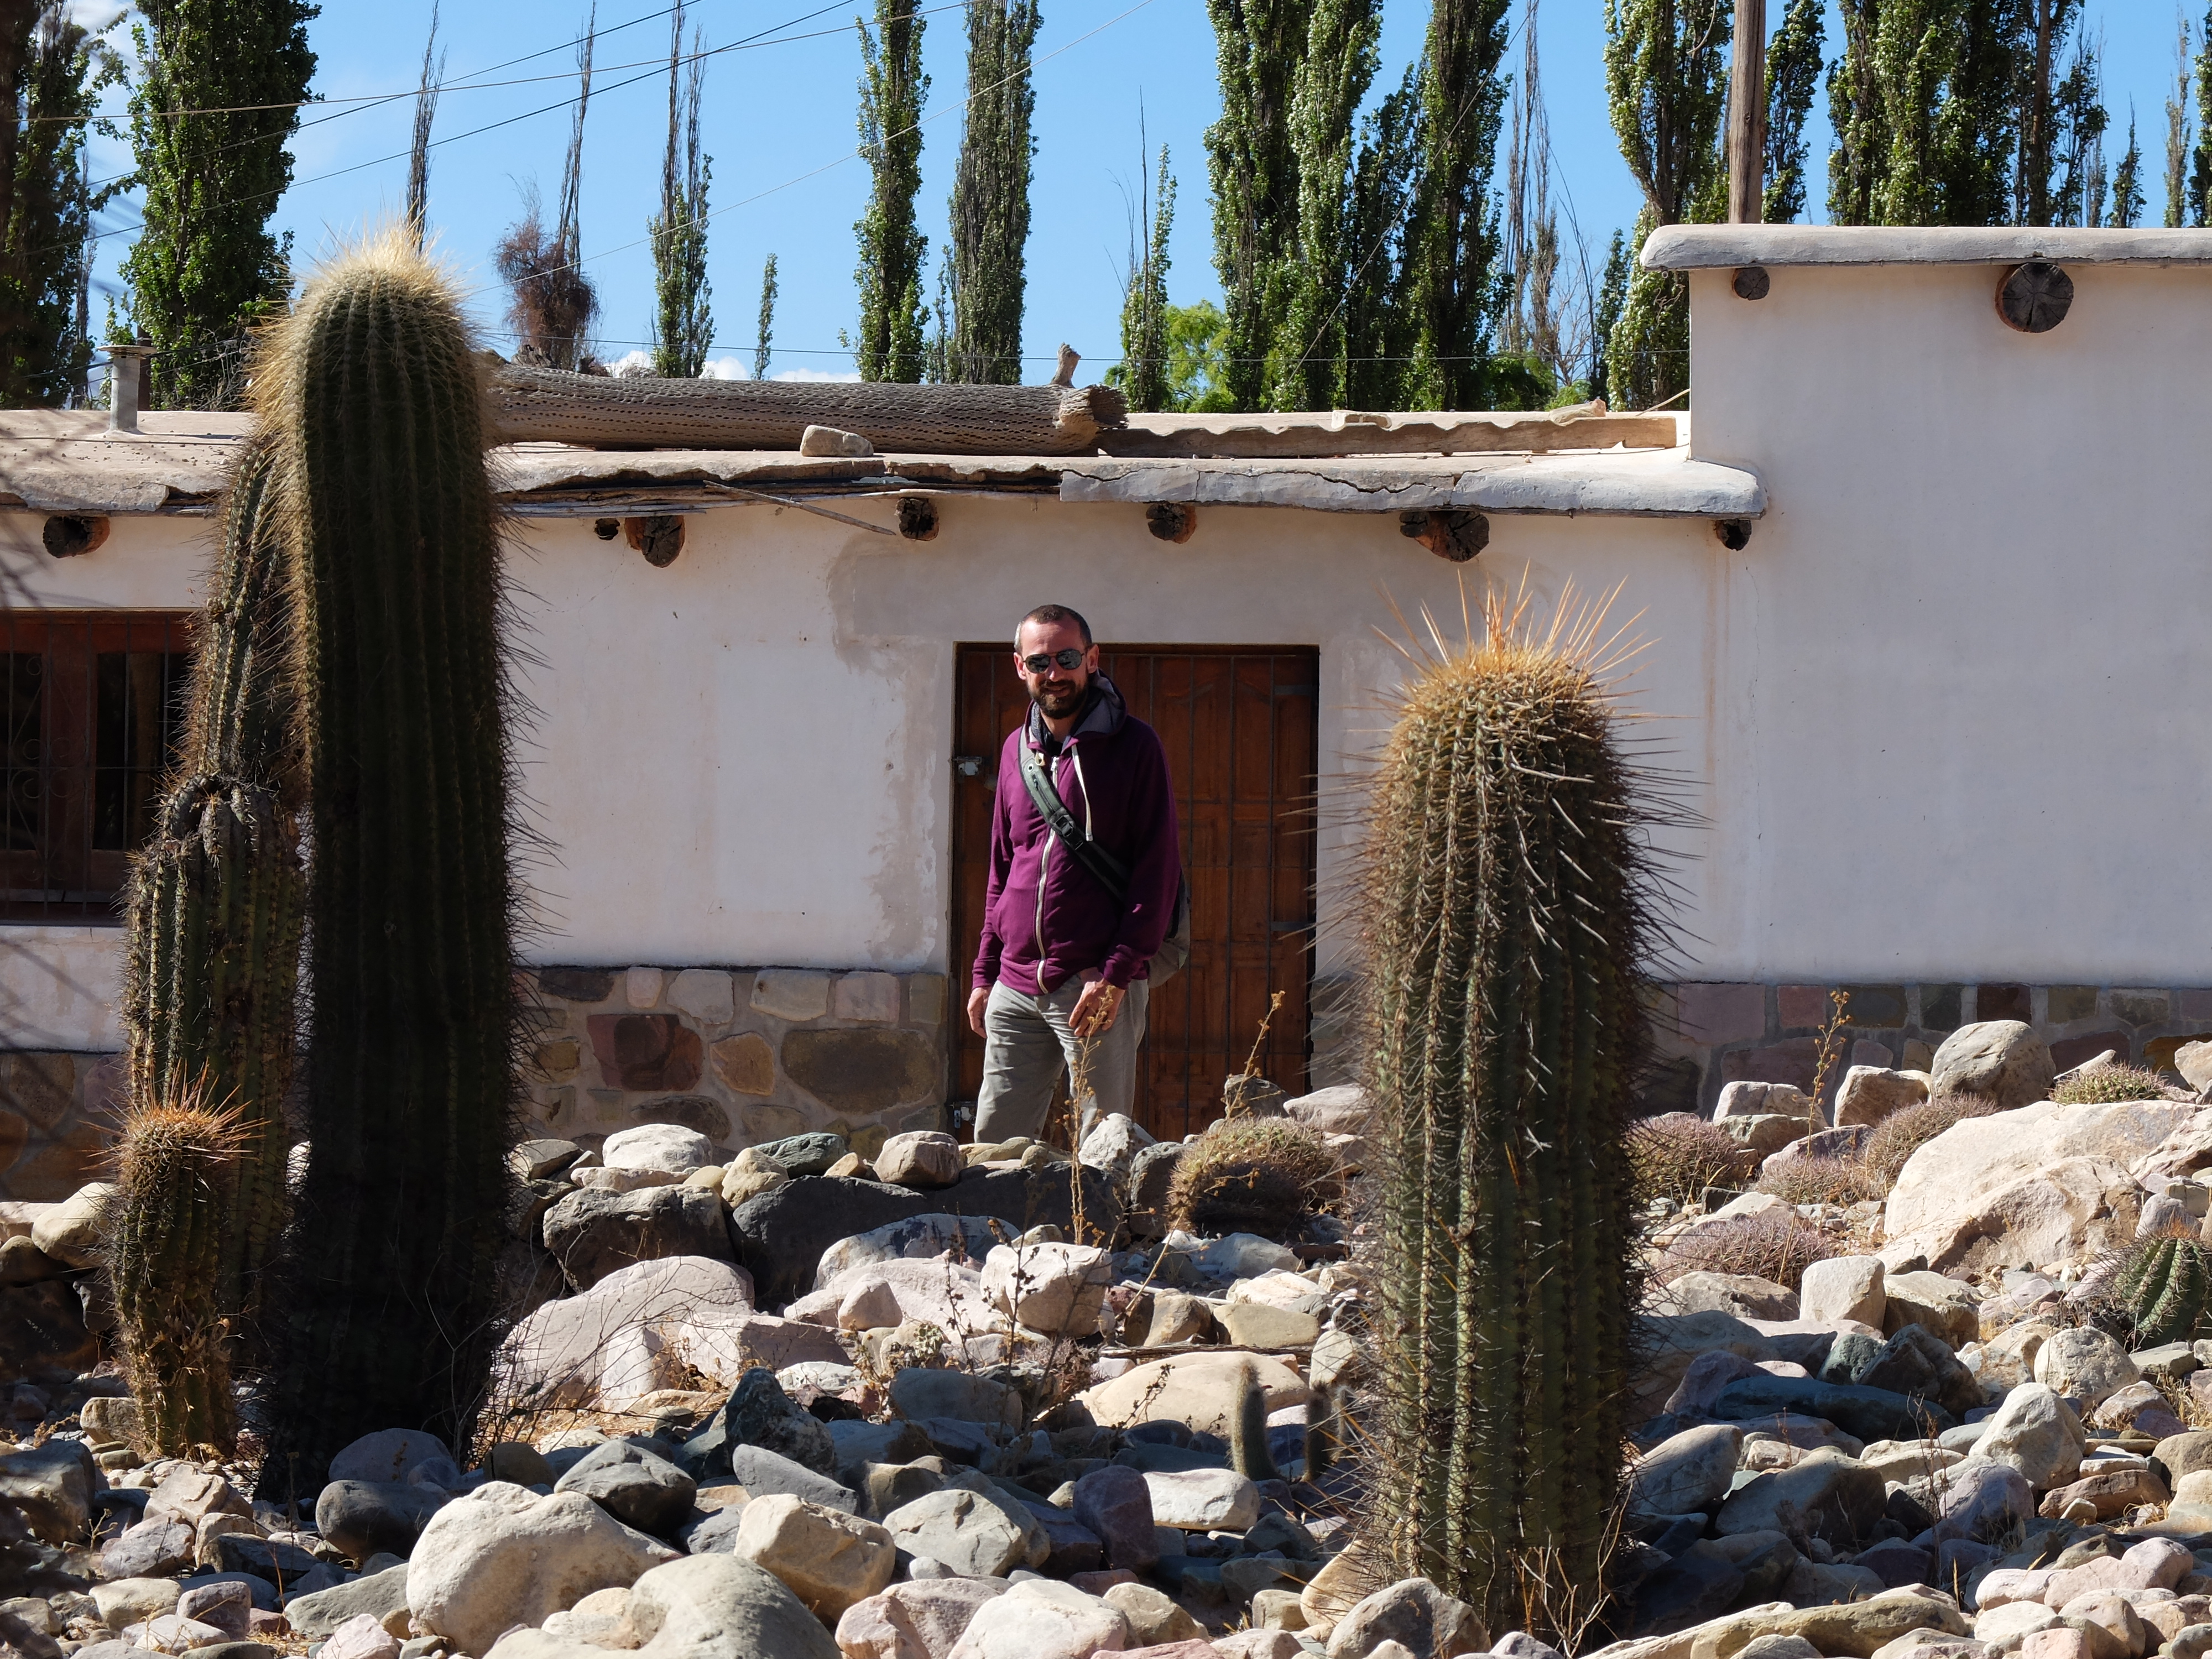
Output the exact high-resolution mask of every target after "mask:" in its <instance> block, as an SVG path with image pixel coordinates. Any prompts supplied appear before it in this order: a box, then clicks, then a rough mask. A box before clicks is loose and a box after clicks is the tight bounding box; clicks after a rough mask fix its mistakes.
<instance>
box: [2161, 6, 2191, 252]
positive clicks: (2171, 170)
mask: <svg viewBox="0 0 2212 1659" xmlns="http://www.w3.org/2000/svg"><path fill="white" fill-rule="evenodd" d="M2174 35H2175V40H2174V43H2173V79H2174V88H2173V94H2172V96H2171V97H2169V98H2168V99H2167V100H2166V228H2167V229H2169V230H2176V229H2179V228H2180V227H2182V226H2183V225H2185V224H2187V223H2188V222H2189V135H2190V124H2189V114H2190V100H2189V76H2190V57H2191V51H2190V44H2191V43H2190V29H2189V19H2188V18H2187V17H2185V16H2182V17H2176V18H2175V19H2174Z"/></svg>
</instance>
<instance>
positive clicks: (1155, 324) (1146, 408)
mask: <svg viewBox="0 0 2212 1659" xmlns="http://www.w3.org/2000/svg"><path fill="white" fill-rule="evenodd" d="M1141 185H1142V180H1141V178H1140V179H1139V195H1138V197H1137V200H1136V202H1135V204H1134V205H1133V207H1132V209H1131V211H1130V215H1129V275H1128V280H1127V283H1124V284H1123V288H1122V294H1121V374H1120V380H1119V384H1120V385H1121V387H1122V390H1123V392H1124V395H1126V396H1127V398H1128V400H1129V407H1130V408H1132V409H1133V410H1138V411H1139V413H1142V414H1147V415H1149V414H1153V413H1156V412H1157V411H1158V410H1164V409H1166V408H1168V407H1169V398H1170V389H1169V380H1168V315H1169V313H1170V312H1171V311H1172V310H1173V309H1174V307H1171V306H1170V305H1169V304H1168V234H1169V232H1170V230H1172V229H1173V228H1174V226H1175V198H1176V181H1175V176H1174V175H1173V174H1172V173H1170V172H1169V171H1168V147H1167V146H1166V145H1165V144H1162V145H1161V146H1160V159H1159V166H1158V172H1157V173H1156V175H1155V177H1154V179H1153V183H1152V199H1151V202H1150V204H1147V203H1146V199H1145V197H1144V195H1143V194H1142V190H1141ZM1111 379H1112V377H1110V376H1109V383H1110V382H1111Z"/></svg>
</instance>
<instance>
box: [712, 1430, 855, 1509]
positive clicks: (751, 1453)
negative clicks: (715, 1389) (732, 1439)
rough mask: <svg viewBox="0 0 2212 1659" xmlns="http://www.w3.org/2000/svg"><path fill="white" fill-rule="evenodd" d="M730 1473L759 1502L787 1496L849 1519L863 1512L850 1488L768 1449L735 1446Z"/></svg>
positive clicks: (732, 1450)
mask: <svg viewBox="0 0 2212 1659" xmlns="http://www.w3.org/2000/svg"><path fill="white" fill-rule="evenodd" d="M729 1473H730V1475H731V1477H732V1479H733V1480H736V1481H737V1483H738V1485H739V1486H743V1487H744V1489H745V1490H746V1491H747V1492H750V1494H752V1496H754V1497H756V1498H759V1497H763V1496H764V1495H766V1494H767V1493H769V1492H787V1493H789V1494H790V1495H791V1496H792V1497H793V1498H805V1500H806V1501H807V1502H808V1503H810V1504H821V1505H822V1506H823V1508H824V1509H832V1510H844V1511H845V1512H846V1513H847V1514H848V1515H858V1514H859V1513H860V1494H859V1493H858V1492H854V1490H853V1489H852V1488H851V1487H849V1486H841V1485H839V1484H838V1483H837V1482H836V1481H835V1480H831V1479H830V1478H829V1476H827V1475H825V1474H816V1473H815V1472H814V1471H813V1470H812V1469H810V1468H807V1467H806V1466H805V1464H803V1463H794V1462H792V1461H791V1460H790V1459H789V1458H787V1457H780V1456H778V1455H776V1454H775V1453H774V1452H772V1451H770V1450H769V1449H768V1448H766V1447H765V1446H732V1448H731V1449H730V1465H729Z"/></svg>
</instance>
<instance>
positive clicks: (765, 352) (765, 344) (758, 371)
mask: <svg viewBox="0 0 2212 1659" xmlns="http://www.w3.org/2000/svg"><path fill="white" fill-rule="evenodd" d="M774 337H775V255H774V254H773V253H771V254H769V256H768V263H767V264H764V265H763V266H762V267H761V302H760V321H759V323H758V324H757V328H756V331H755V333H754V335H753V379H755V380H766V379H768V362H769V341H770V340H772V339H773V338H774Z"/></svg>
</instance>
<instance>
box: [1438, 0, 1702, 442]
mask: <svg viewBox="0 0 2212 1659" xmlns="http://www.w3.org/2000/svg"><path fill="white" fill-rule="evenodd" d="M1662 3H1663V0H1662ZM1507 9H1508V8H1507V0H1433V3H1432V5H1431V9H1430V12H1429V32H1428V37H1427V41H1426V44H1425V46H1424V48H1423V50H1422V54H1421V74H1420V88H1421V101H1420V118H1421V129H1420V134H1419V141H1418V143H1417V144H1416V147H1415V153H1416V155H1417V156H1418V157H1419V162H1418V167H1417V169H1416V171H1415V173H1414V176H1413V189H1412V197H1413V199H1412V205H1411V208H1410V210H1409V213H1408V216H1407V225H1406V236H1405V252H1404V267H1405V270H1404V277H1403V283H1404V293H1405V305H1406V307H1407V313H1408V316H1407V334H1408V336H1409V348H1410V349H1409V351H1408V354H1407V357H1408V360H1407V364H1406V377H1405V392H1404V397H1405V403H1404V404H1403V405H1402V406H1403V407H1407V408H1413V409H1480V408H1483V407H1485V406H1486V404H1488V403H1489V402H1490V401H1491V399H1490V398H1489V396H1488V392H1489V380H1490V374H1489V368H1490V363H1489V357H1490V347H1491V325H1492V322H1493V321H1494V320H1495V319H1496V318H1497V315H1498V306H1499V302H1500V301H1501V299H1502V297H1503V296H1502V294H1501V291H1500V284H1499V269H1500V261H1499V257H1498V255H1499V249H1500V237H1499V235H1498V216H1497V213H1496V211H1495V210H1494V208H1493V207H1492V203H1491V200H1490V194H1489V188H1490V174H1491V169H1492V166H1493V165H1494V163H1495V162H1496V160H1497V155H1498V125H1499V123H1500V121H1501V119H1502V118H1503V116H1504V108H1505V80H1504V76H1502V75H1500V74H1499V73H1498V61H1499V59H1500V58H1503V57H1504V53H1505V42H1506V15H1507Z"/></svg>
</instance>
